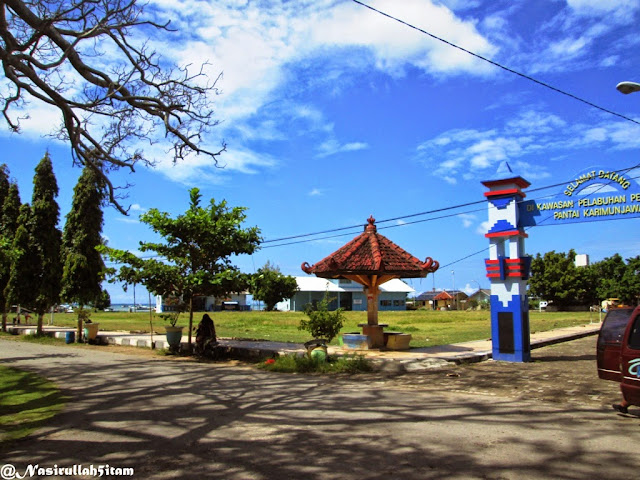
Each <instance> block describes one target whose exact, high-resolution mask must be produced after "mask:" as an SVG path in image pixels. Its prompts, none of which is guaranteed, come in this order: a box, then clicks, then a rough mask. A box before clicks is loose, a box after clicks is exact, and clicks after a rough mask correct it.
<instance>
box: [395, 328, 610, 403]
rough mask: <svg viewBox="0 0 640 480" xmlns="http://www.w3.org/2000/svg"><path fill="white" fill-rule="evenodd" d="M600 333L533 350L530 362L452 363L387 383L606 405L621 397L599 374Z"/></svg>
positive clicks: (423, 388) (414, 387) (546, 400)
mask: <svg viewBox="0 0 640 480" xmlns="http://www.w3.org/2000/svg"><path fill="white" fill-rule="evenodd" d="M596 338H597V337H596V336H591V337H586V338H582V339H579V340H573V341H570V342H565V343H560V344H557V345H552V346H548V347H543V348H540V349H536V350H533V351H532V360H533V361H532V362H529V363H509V362H496V361H493V360H489V361H486V362H481V363H475V364H468V365H452V366H450V367H449V366H448V367H445V368H443V369H439V370H436V371H421V372H414V373H407V374H404V375H400V376H397V377H393V378H387V379H386V380H385V383H386V384H387V385H388V386H389V387H397V388H403V389H408V390H411V389H420V390H425V389H442V390H446V391H450V392H459V393H466V394H470V395H495V396H502V397H510V398H516V399H528V400H539V401H545V402H554V403H567V406H568V407H569V406H570V405H571V404H575V403H580V404H589V405H594V406H595V405H599V406H603V407H608V406H609V405H610V404H611V403H612V402H617V401H619V400H620V398H621V397H620V390H619V386H618V384H617V383H616V382H610V381H605V380H600V379H599V378H598V373H597V369H596Z"/></svg>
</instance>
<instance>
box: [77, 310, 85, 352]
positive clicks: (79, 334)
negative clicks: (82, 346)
mask: <svg viewBox="0 0 640 480" xmlns="http://www.w3.org/2000/svg"><path fill="white" fill-rule="evenodd" d="M79 309H80V310H81V311H82V309H84V305H80V307H79ZM76 342H77V343H82V315H81V314H80V312H78V331H77V333H76Z"/></svg>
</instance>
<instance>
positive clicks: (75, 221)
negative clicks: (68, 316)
mask: <svg viewBox="0 0 640 480" xmlns="http://www.w3.org/2000/svg"><path fill="white" fill-rule="evenodd" d="M104 199H105V185H104V181H103V180H102V177H101V176H100V175H99V173H98V172H96V171H95V170H94V167H93V166H91V165H89V166H86V167H84V169H83V170H82V173H81V174H80V178H79V179H78V183H77V184H76V186H75V188H74V189H73V201H72V203H71V210H70V211H69V213H68V214H67V221H66V223H65V225H64V232H63V235H62V252H63V258H64V266H63V271H62V298H63V299H65V300H67V301H69V302H77V303H79V304H80V306H81V307H83V306H84V305H88V304H89V303H91V302H93V301H94V300H95V299H96V298H97V297H98V295H100V293H101V292H102V289H101V283H102V279H103V278H104V262H103V260H102V256H101V255H100V254H99V253H98V251H97V250H96V247H97V246H99V245H101V243H102V238H101V233H102V225H103V218H102V204H103V201H104ZM81 337H82V316H81V315H78V332H77V338H78V341H80V339H81Z"/></svg>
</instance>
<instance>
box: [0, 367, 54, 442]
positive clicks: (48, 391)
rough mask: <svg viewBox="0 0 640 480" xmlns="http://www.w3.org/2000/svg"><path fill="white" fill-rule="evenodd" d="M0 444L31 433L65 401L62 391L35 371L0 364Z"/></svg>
mask: <svg viewBox="0 0 640 480" xmlns="http://www.w3.org/2000/svg"><path fill="white" fill-rule="evenodd" d="M0 385H1V386H0V443H2V442H5V441H9V440H17V439H19V438H22V437H25V436H27V435H29V434H30V433H31V432H32V431H34V430H35V429H36V428H38V427H39V426H41V425H42V424H43V423H44V422H46V421H47V420H48V419H50V418H51V417H53V416H54V415H56V414H57V413H58V412H59V411H60V410H62V407H63V406H64V404H65V398H64V397H63V395H62V394H61V393H60V390H58V388H57V387H56V386H55V385H54V384H53V383H51V382H50V381H48V380H46V379H45V378H42V377H40V376H39V375H36V374H34V373H30V372H24V371H21V370H17V369H14V368H9V367H0Z"/></svg>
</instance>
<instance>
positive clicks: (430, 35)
mask: <svg viewBox="0 0 640 480" xmlns="http://www.w3.org/2000/svg"><path fill="white" fill-rule="evenodd" d="M351 1H352V2H354V3H357V4H358V5H361V6H363V7H365V8H368V9H369V10H372V11H374V12H376V13H379V14H380V15H382V16H384V17H387V18H389V19H391V20H394V21H396V22H398V23H401V24H403V25H405V26H407V27H409V28H412V29H414V30H417V31H418V32H420V33H424V34H425V35H428V36H429V37H431V38H433V39H435V40H438V41H440V42H442V43H446V44H447V45H449V46H451V47H453V48H457V49H458V50H461V51H463V52H465V53H468V54H469V55H472V56H474V57H476V58H479V59H480V60H483V61H485V62H487V63H490V64H491V65H494V66H496V67H498V68H501V69H503V70H506V71H507V72H510V73H513V74H514V75H518V76H519V77H522V78H524V79H526V80H529V81H531V82H534V83H537V84H538V85H540V86H543V87H546V88H548V89H550V90H553V91H554V92H557V93H560V94H562V95H565V96H567V97H570V98H573V99H574V100H577V101H579V102H582V103H584V104H586V105H589V106H590V107H593V108H597V109H598V110H601V111H603V112H606V113H609V114H611V115H615V116H616V117H620V118H622V119H624V120H628V121H630V122H633V123H635V124H637V125H640V122H639V121H637V120H634V119H633V118H630V117H627V116H625V115H622V114H620V113H617V112H614V111H612V110H609V109H607V108H604V107H601V106H599V105H596V104H595V103H593V102H590V101H588V100H585V99H583V98H580V97H578V96H576V95H573V94H572V93H569V92H565V91H564V90H561V89H559V88H556V87H554V86H553V85H549V84H548V83H545V82H542V81H540V80H537V79H535V78H533V77H531V76H529V75H525V74H524V73H520V72H518V71H517V70H514V69H512V68H509V67H505V66H504V65H502V64H500V63H498V62H495V61H493V60H490V59H488V58H486V57H483V56H482V55H479V54H477V53H474V52H472V51H470V50H467V49H466V48H463V47H460V46H459V45H456V44H455V43H451V42H450V41H448V40H445V39H444V38H441V37H438V36H437V35H434V34H433V33H430V32H427V31H426V30H423V29H422V28H419V27H416V26H415V25H412V24H410V23H408V22H405V21H404V20H401V19H399V18H397V17H394V16H393V15H389V14H388V13H385V12H383V11H382V10H378V9H377V8H374V7H372V6H371V5H367V4H366V3H363V2H360V1H359V0H351Z"/></svg>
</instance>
